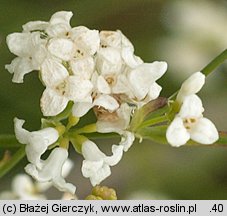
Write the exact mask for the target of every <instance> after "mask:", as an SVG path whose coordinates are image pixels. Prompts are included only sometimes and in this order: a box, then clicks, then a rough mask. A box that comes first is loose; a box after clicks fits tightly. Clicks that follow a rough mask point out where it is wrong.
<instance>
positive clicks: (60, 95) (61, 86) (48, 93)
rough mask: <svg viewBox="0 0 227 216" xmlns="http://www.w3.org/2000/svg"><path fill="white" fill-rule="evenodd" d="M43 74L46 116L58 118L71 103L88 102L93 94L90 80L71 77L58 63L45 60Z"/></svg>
mask: <svg viewBox="0 0 227 216" xmlns="http://www.w3.org/2000/svg"><path fill="white" fill-rule="evenodd" d="M41 74H42V80H43V82H44V83H45V85H46V89H45V90H44V92H43V95H42V98H41V109H42V112H43V114H44V115H45V116H56V115H57V114H59V113H60V112H62V111H63V110H64V109H65V107H66V106H67V104H68V102H69V101H74V102H81V101H86V98H87V97H89V95H90V94H91V91H92V88H93V85H92V83H91V82H90V81H89V80H88V79H83V78H80V79H79V78H78V76H74V75H69V73H68V71H67V69H66V68H65V67H64V66H63V65H62V64H61V63H60V62H58V61H54V60H50V59H47V60H45V62H44V63H43V65H42V68H41Z"/></svg>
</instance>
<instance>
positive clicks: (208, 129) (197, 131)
mask: <svg viewBox="0 0 227 216" xmlns="http://www.w3.org/2000/svg"><path fill="white" fill-rule="evenodd" d="M190 135H191V139H192V140H194V141H196V142H198V143H201V144H213V143H215V142H216V141H217V140H218V138H219V135H218V131H217V129H216V127H215V125H214V124H213V122H212V121H210V120H209V119H207V118H200V119H198V122H197V123H196V124H195V126H194V127H192V129H191V130H190Z"/></svg>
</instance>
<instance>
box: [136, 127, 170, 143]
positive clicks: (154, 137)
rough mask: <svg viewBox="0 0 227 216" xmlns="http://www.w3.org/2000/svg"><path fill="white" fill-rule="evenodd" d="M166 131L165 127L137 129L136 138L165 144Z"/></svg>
mask: <svg viewBox="0 0 227 216" xmlns="http://www.w3.org/2000/svg"><path fill="white" fill-rule="evenodd" d="M166 129H167V125H162V126H156V127H146V128H142V129H139V130H138V131H137V133H136V136H137V137H138V138H143V139H148V140H151V141H153V142H156V143H160V144H167V140H166Z"/></svg>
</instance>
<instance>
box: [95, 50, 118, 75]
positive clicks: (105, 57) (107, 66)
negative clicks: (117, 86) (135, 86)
mask: <svg viewBox="0 0 227 216" xmlns="http://www.w3.org/2000/svg"><path fill="white" fill-rule="evenodd" d="M96 67H97V70H98V73H99V74H101V75H108V74H118V73H120V72H121V67H122V59H121V54H120V52H119V51H118V50H117V49H115V48H112V47H108V48H101V49H99V51H98V53H97V62H96Z"/></svg>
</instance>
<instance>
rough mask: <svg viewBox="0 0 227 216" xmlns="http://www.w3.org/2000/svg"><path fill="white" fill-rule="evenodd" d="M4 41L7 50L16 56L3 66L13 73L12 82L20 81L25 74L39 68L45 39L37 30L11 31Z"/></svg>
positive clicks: (44, 54) (43, 56) (44, 52)
mask: <svg viewBox="0 0 227 216" xmlns="http://www.w3.org/2000/svg"><path fill="white" fill-rule="evenodd" d="M6 42H7V45H8V47H9V50H10V51H11V52H12V53H13V54H15V55H17V56H18V57H16V58H15V59H13V61H12V62H11V64H8V65H6V66H5V68H6V69H7V70H8V71H9V72H10V73H13V74H14V76H13V80H12V81H13V82H16V83H22V82H23V78H24V75H25V74H27V73H29V72H31V71H33V70H39V69H40V66H41V64H42V62H43V61H44V59H45V57H46V49H45V40H42V39H41V38H40V34H39V33H38V32H33V33H13V34H10V35H8V36H7V38H6Z"/></svg>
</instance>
